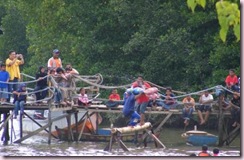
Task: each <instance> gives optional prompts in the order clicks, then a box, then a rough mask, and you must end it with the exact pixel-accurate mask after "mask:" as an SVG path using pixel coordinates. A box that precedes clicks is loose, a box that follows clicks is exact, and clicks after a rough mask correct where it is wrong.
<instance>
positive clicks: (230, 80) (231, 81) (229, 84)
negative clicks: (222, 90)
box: [225, 75, 238, 86]
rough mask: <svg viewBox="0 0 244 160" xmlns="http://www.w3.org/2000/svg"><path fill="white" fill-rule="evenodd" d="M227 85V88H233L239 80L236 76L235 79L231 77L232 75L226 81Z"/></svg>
mask: <svg viewBox="0 0 244 160" xmlns="http://www.w3.org/2000/svg"><path fill="white" fill-rule="evenodd" d="M225 83H226V85H227V86H232V85H235V84H237V83H238V78H237V76H236V75H234V76H233V77H231V76H230V75H228V76H227V77H226V79H225Z"/></svg>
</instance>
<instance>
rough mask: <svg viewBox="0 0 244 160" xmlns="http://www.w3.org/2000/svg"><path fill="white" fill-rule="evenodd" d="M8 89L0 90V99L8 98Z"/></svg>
mask: <svg viewBox="0 0 244 160" xmlns="http://www.w3.org/2000/svg"><path fill="white" fill-rule="evenodd" d="M7 92H8V88H0V98H6V99H7V98H8V93H7Z"/></svg>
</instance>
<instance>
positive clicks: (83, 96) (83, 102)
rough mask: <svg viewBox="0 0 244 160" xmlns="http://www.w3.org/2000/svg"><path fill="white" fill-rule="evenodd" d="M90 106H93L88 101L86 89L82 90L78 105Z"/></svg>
mask: <svg viewBox="0 0 244 160" xmlns="http://www.w3.org/2000/svg"><path fill="white" fill-rule="evenodd" d="M89 104H91V101H89V99H88V96H87V94H86V90H85V89H84V88H81V89H80V94H79V98H78V105H79V106H88V105H89Z"/></svg>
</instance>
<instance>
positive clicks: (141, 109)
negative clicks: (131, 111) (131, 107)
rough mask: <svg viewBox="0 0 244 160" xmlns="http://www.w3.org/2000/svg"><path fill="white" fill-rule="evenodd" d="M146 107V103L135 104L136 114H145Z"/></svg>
mask: <svg viewBox="0 0 244 160" xmlns="http://www.w3.org/2000/svg"><path fill="white" fill-rule="evenodd" d="M147 106H148V102H143V103H141V104H137V107H136V110H137V112H138V113H140V114H141V113H145V111H146V109H147Z"/></svg>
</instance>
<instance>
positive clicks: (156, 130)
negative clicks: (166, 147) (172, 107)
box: [155, 112, 173, 132]
mask: <svg viewBox="0 0 244 160" xmlns="http://www.w3.org/2000/svg"><path fill="white" fill-rule="evenodd" d="M172 114H173V112H169V114H168V115H167V116H166V117H165V118H164V120H163V121H162V122H161V123H160V124H159V125H158V127H157V128H156V129H155V132H158V131H160V128H161V127H162V126H163V125H164V124H165V123H166V121H167V120H168V119H169V118H170V117H171V115H172Z"/></svg>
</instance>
